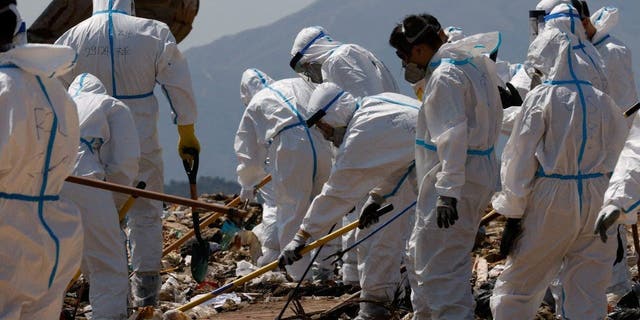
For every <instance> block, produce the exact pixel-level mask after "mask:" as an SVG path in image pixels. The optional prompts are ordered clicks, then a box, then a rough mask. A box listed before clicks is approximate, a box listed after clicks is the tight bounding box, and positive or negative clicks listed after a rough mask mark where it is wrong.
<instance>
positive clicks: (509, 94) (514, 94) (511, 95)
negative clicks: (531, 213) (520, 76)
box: [498, 82, 522, 109]
mask: <svg viewBox="0 0 640 320" xmlns="http://www.w3.org/2000/svg"><path fill="white" fill-rule="evenodd" d="M506 86H507V87H506V88H503V87H500V86H498V91H499V92H500V101H501V102H502V109H507V108H509V107H512V106H521V105H522V97H520V93H519V92H518V89H516V88H515V87H514V86H513V85H512V84H511V83H509V82H507V83H506Z"/></svg>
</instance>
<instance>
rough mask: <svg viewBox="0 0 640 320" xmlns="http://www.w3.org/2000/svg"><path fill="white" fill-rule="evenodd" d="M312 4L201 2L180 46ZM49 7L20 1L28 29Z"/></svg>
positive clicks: (35, 0)
mask: <svg viewBox="0 0 640 320" xmlns="http://www.w3.org/2000/svg"><path fill="white" fill-rule="evenodd" d="M80 1H88V0H80ZM313 1H314V0H270V1H256V0H200V10H199V13H198V16H196V19H195V21H194V26H193V30H192V31H191V33H190V34H189V36H187V38H186V39H185V40H184V41H183V42H182V43H181V44H180V47H181V49H183V50H186V49H188V48H191V47H193V46H199V45H203V44H207V43H209V42H211V41H213V40H215V39H217V38H219V37H222V36H225V35H230V34H235V33H238V32H240V31H243V30H246V29H251V28H255V27H259V26H263V25H266V24H269V23H271V22H274V21H276V20H278V19H279V18H281V17H284V16H286V15H288V14H291V13H293V12H295V11H298V10H300V9H302V8H304V7H306V6H308V5H309V4H311V3H312V2H313ZM48 4H49V1H46V0H18V9H19V10H20V14H21V15H22V18H23V19H24V20H25V21H26V22H27V25H28V26H29V25H31V23H32V22H33V21H34V20H35V19H36V18H37V17H38V16H39V15H40V13H41V12H42V11H43V10H44V9H45V8H46V7H47V5H48Z"/></svg>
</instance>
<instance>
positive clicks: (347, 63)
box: [291, 26, 398, 283]
mask: <svg viewBox="0 0 640 320" xmlns="http://www.w3.org/2000/svg"><path fill="white" fill-rule="evenodd" d="M296 54H299V55H301V58H300V64H305V63H320V64H322V69H321V71H322V80H323V82H333V83H335V84H337V85H338V86H339V87H340V88H342V89H343V90H345V91H347V92H349V93H351V94H352V95H354V96H355V97H366V96H371V95H375V94H379V93H383V92H398V85H397V83H396V81H395V79H394V78H393V75H392V74H391V72H390V71H389V69H387V67H386V65H385V64H384V63H383V62H382V61H381V60H380V59H378V58H377V57H376V56H375V55H374V54H373V53H371V52H370V51H369V50H367V49H365V48H363V47H361V46H359V45H356V44H344V43H341V42H339V41H336V40H334V39H333V38H331V36H330V35H329V34H328V33H327V32H326V31H325V30H324V28H322V27H320V26H315V27H307V28H304V29H302V30H301V31H300V32H299V33H298V35H297V36H296V38H295V40H294V43H293V47H292V48H291V55H292V56H294V57H295V56H296ZM357 218H358V217H357V213H353V214H349V215H347V216H346V217H345V218H344V221H343V224H345V225H346V224H348V223H350V222H353V221H355V219H357ZM342 240H343V247H345V248H346V247H348V246H350V245H351V244H353V243H354V242H355V232H349V233H348V234H346V235H345V236H343V237H342ZM343 260H344V263H343V264H342V279H343V281H344V282H346V283H357V282H358V278H359V277H358V271H357V259H356V255H355V254H353V253H351V252H348V253H347V254H345V255H344V257H343Z"/></svg>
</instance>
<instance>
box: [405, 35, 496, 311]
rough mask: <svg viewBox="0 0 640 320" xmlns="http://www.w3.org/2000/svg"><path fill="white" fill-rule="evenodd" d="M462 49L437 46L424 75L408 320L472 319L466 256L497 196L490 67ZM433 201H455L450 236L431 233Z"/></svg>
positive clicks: (493, 80) (493, 78)
mask: <svg viewBox="0 0 640 320" xmlns="http://www.w3.org/2000/svg"><path fill="white" fill-rule="evenodd" d="M468 44H469V43H466V42H465V41H457V42H453V43H446V44H444V45H442V46H441V47H440V48H439V49H438V51H437V52H436V53H435V55H434V56H433V57H432V59H431V61H430V63H429V65H428V68H427V77H428V81H427V86H426V89H425V100H424V104H423V106H422V109H420V113H419V115H418V122H417V130H416V131H417V132H416V145H415V156H416V173H417V180H418V187H419V195H418V204H417V209H416V210H417V212H416V222H415V225H414V229H413V231H412V234H411V238H410V239H409V255H410V256H411V257H412V259H410V260H413V261H414V262H413V263H414V268H415V273H416V277H417V286H415V288H412V289H413V294H412V304H413V307H414V315H413V318H414V319H473V317H474V316H473V314H474V313H473V304H474V302H473V297H472V295H471V289H470V287H469V279H470V278H471V260H470V257H469V252H470V251H471V249H472V247H473V244H474V241H475V236H476V232H477V230H478V226H479V224H480V219H481V217H482V214H483V213H484V209H485V208H486V207H487V204H488V203H489V200H490V198H491V195H492V194H493V192H494V191H495V190H496V189H497V184H498V162H497V159H496V157H495V152H494V145H495V143H496V141H497V138H498V134H499V130H500V123H501V119H502V105H501V101H500V95H499V93H498V84H499V79H498V78H497V75H496V71H495V64H494V63H493V61H491V60H490V59H489V58H488V57H486V56H485V55H481V54H480V55H472V54H470V53H469V49H470V48H469V47H468ZM460 46H462V47H460ZM438 196H446V197H452V198H455V199H457V211H458V215H459V219H458V220H457V221H456V223H455V224H454V225H452V226H451V227H449V228H448V229H442V228H439V227H438V226H437V219H436V216H437V212H436V201H437V198H438Z"/></svg>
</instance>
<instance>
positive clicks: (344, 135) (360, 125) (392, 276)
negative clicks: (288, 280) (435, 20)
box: [279, 83, 419, 319]
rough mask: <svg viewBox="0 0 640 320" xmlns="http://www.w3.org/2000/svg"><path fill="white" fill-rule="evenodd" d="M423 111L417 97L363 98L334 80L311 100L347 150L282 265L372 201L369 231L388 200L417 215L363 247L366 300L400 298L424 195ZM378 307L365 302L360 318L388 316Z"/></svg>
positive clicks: (332, 137) (328, 132)
mask: <svg viewBox="0 0 640 320" xmlns="http://www.w3.org/2000/svg"><path fill="white" fill-rule="evenodd" d="M418 106H419V102H418V101H417V100H415V99H412V98H409V97H406V96H403V95H400V94H396V93H382V94H379V95H374V96H370V97H364V98H356V97H354V96H353V95H351V94H350V93H349V92H346V91H343V90H342V89H341V88H340V87H338V86H337V85H335V84H333V83H323V84H321V85H319V86H318V87H317V88H316V90H315V91H314V93H313V95H312V96H311V101H310V102H309V107H310V109H311V110H313V111H315V113H314V116H312V117H311V119H310V120H309V121H307V123H308V124H309V125H310V126H314V127H317V129H319V130H320V131H322V133H323V135H324V137H325V138H326V139H327V140H329V141H331V142H332V143H333V144H334V145H335V146H336V147H338V148H339V149H338V153H337V155H336V160H335V164H334V166H333V168H332V169H331V175H330V176H329V180H328V181H327V182H326V183H325V184H324V186H323V188H322V192H321V193H320V194H319V195H318V196H316V198H315V199H313V202H312V203H311V206H310V207H309V210H308V211H307V213H306V215H305V216H304V220H303V221H302V224H300V226H299V230H298V232H297V233H296V236H295V238H294V239H293V240H292V241H291V242H290V243H289V244H288V245H287V246H286V247H284V249H283V251H282V253H281V254H280V258H279V261H280V263H281V264H292V263H294V262H295V261H296V260H298V259H300V258H301V257H300V255H299V254H298V252H299V250H300V249H301V248H302V247H303V246H304V245H305V244H306V243H307V242H308V240H309V239H310V238H316V239H317V238H319V237H320V236H322V235H323V234H324V233H326V232H327V230H329V228H331V226H332V225H333V224H335V223H337V222H339V221H340V220H341V219H342V217H343V216H344V215H345V214H347V212H349V210H350V209H351V208H352V207H354V206H356V204H357V203H358V201H359V200H360V199H362V198H368V200H367V201H366V203H365V205H364V207H363V210H362V213H361V215H360V223H361V225H362V226H368V225H371V224H372V223H374V222H375V221H376V218H375V216H374V214H375V211H376V210H377V209H376V208H380V206H381V205H382V204H383V203H384V202H386V201H388V202H390V203H393V205H394V208H395V210H396V211H397V212H400V211H402V210H411V211H409V212H408V213H407V214H406V215H404V216H402V218H401V219H398V220H396V221H394V222H393V223H392V224H390V225H388V226H387V227H386V228H385V229H384V231H382V232H381V233H380V234H376V235H375V238H372V239H369V240H368V241H369V242H368V243H363V245H362V246H361V247H359V248H358V271H359V274H360V286H361V287H362V293H361V297H362V298H363V299H366V300H374V301H376V302H378V303H389V302H391V301H392V299H393V293H394V291H395V290H396V289H397V287H398V285H399V283H400V261H401V260H402V258H403V256H404V254H403V252H404V248H405V243H406V242H405V240H406V234H407V232H408V229H409V226H408V219H409V215H411V213H412V212H413V210H412V209H413V206H414V203H415V197H416V192H415V180H414V179H413V178H414V177H415V176H413V175H414V174H415V173H414V171H413V170H414V166H413V159H414V156H413V155H414V153H413V141H414V139H415V119H416V115H417V113H418ZM314 129H315V128H314ZM410 176H411V177H410ZM391 216H392V214H391V213H390V214H388V216H386V217H384V218H382V221H386V220H389V218H391ZM356 236H357V237H360V236H362V237H364V236H366V233H365V232H364V231H363V232H358V233H357V234H356ZM296 264H299V263H294V265H296ZM378 303H372V302H363V303H361V304H360V312H359V315H358V317H357V318H356V319H385V318H388V317H389V314H388V311H387V310H386V309H385V308H382V307H380V305H379V304H378Z"/></svg>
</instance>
